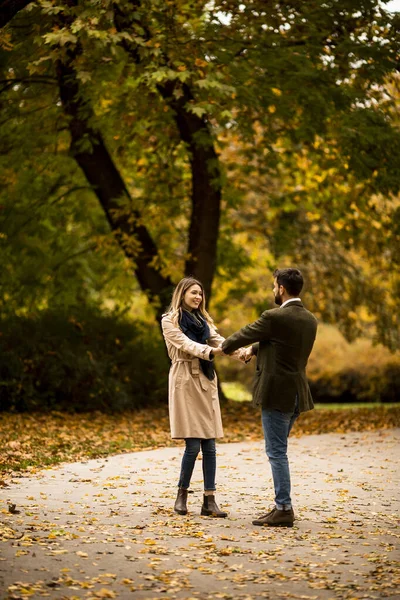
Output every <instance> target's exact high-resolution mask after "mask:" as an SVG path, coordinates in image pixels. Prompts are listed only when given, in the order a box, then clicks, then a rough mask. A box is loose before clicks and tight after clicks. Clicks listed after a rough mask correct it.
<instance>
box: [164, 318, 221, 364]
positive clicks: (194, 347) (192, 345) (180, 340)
mask: <svg viewBox="0 0 400 600" xmlns="http://www.w3.org/2000/svg"><path fill="white" fill-rule="evenodd" d="M161 327H162V332H163V335H164V339H165V341H166V342H168V343H169V344H172V345H173V346H175V348H178V350H181V351H182V352H187V354H191V355H192V356H196V357H197V358H203V359H204V360H210V352H212V347H211V346H209V345H208V344H199V343H197V342H193V341H192V340H191V339H189V338H188V337H187V335H185V334H184V333H183V331H182V330H181V329H180V328H179V327H177V326H176V325H174V324H173V322H172V321H171V319H170V318H169V317H163V318H162V319H161Z"/></svg>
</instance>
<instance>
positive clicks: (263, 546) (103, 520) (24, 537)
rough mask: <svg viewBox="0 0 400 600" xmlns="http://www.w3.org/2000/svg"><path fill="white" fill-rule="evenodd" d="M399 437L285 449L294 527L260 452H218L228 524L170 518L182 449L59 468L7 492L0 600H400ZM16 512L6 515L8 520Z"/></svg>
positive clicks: (243, 446)
mask: <svg viewBox="0 0 400 600" xmlns="http://www.w3.org/2000/svg"><path fill="white" fill-rule="evenodd" d="M399 441H400V429H391V430H382V431H374V432H364V433H347V434H343V435H340V434H324V435H310V436H304V437H301V438H294V439H292V440H290V448H289V457H290V463H291V472H292V487H293V501H294V510H295V514H296V521H295V525H294V527H293V528H268V527H262V528H260V527H255V526H253V525H252V524H251V521H252V519H253V518H254V517H256V516H259V515H261V514H263V513H265V512H267V511H268V510H269V508H270V507H271V504H272V498H273V494H272V480H271V473H270V466H269V464H268V461H267V458H266V456H265V453H264V445H263V441H262V440H261V439H260V441H259V442H243V443H234V444H222V443H221V444H219V445H218V473H217V475H218V477H217V482H218V492H217V500H218V503H219V504H220V506H221V508H224V509H226V510H227V511H228V512H229V516H228V518H226V519H214V518H210V517H201V516H200V508H201V502H202V471H201V460H200V459H199V460H198V463H197V464H196V468H195V473H194V477H193V481H192V493H190V495H189V514H188V515H186V516H179V515H176V514H175V513H174V512H173V503H174V499H175V495H176V482H177V477H178V471H179V467H180V459H181V454H182V446H180V447H176V448H165V449H159V450H153V451H146V452H136V453H131V454H122V455H118V456H113V457H110V458H108V459H98V460H90V461H87V462H80V463H71V464H64V465H62V466H59V467H57V468H51V469H46V470H42V471H40V472H38V473H36V474H34V475H31V476H28V477H27V476H21V477H15V478H14V479H13V480H12V482H11V483H10V485H9V487H7V488H4V489H2V490H1V505H0V509H1V513H0V514H1V519H0V534H1V535H0V540H1V541H0V590H1V594H0V597H1V598H2V599H16V598H43V597H46V598H54V599H58V600H62V599H67V598H68V599H71V600H73V599H78V598H85V599H86V600H91V599H93V600H94V599H97V598H127V599H128V598H129V599H130V598H132V599H136V598H138V599H144V598H146V599H161V598H168V599H173V598H176V599H184V598H185V599H189V598H195V599H206V598H207V599H208V598H210V599H214V598H215V599H217V598H218V599H227V600H229V599H234V600H236V599H241V600H247V599H253V598H254V599H258V598H260V599H261V598H267V599H271V600H276V599H280V598H299V599H304V600H320V599H321V600H325V599H326V600H333V599H335V600H338V599H340V600H341V599H346V600H351V599H356V598H357V599H361V598H362V599H368V600H373V599H376V598H392V599H394V598H400V574H399V547H398V542H399V533H400V527H399V519H398V515H399V495H400V494H399V490H400V481H399V480H400V472H399V466H398V465H399V462H398V459H399ZM10 510H11V511H12V512H10Z"/></svg>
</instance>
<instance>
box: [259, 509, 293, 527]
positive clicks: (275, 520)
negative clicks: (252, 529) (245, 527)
mask: <svg viewBox="0 0 400 600" xmlns="http://www.w3.org/2000/svg"><path fill="white" fill-rule="evenodd" d="M293 522H294V512H293V508H291V509H290V510H278V509H277V508H273V509H272V510H271V512H269V513H267V514H266V515H263V516H262V517H259V518H258V519H255V520H254V521H252V523H253V525H267V526H268V527H293Z"/></svg>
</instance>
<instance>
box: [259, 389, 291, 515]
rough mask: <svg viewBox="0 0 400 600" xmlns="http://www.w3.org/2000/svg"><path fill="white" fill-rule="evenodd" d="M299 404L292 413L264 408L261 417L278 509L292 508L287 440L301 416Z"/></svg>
mask: <svg viewBox="0 0 400 600" xmlns="http://www.w3.org/2000/svg"><path fill="white" fill-rule="evenodd" d="M299 414H300V413H299V404H298V398H297V397H296V404H295V408H294V411H293V412H292V413H284V412H281V411H280V410H269V409H266V408H263V409H262V412H261V419H262V425H263V430H264V438H265V451H266V453H267V456H268V458H269V462H270V463H271V469H272V479H273V481H274V488H275V504H276V508H277V509H278V510H290V509H291V508H292V500H291V498H290V471H289V461H288V457H287V441H288V437H289V433H290V430H291V429H292V427H293V424H294V422H295V420H296V419H297V417H298V416H299Z"/></svg>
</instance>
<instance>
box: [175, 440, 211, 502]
mask: <svg viewBox="0 0 400 600" xmlns="http://www.w3.org/2000/svg"><path fill="white" fill-rule="evenodd" d="M185 443H186V448H185V452H184V454H183V458H182V468H181V475H180V477H179V483H178V486H179V487H181V488H184V489H185V490H187V489H188V488H189V485H190V480H191V478H192V473H193V469H194V465H195V462H196V458H197V455H198V453H199V452H200V446H201V452H202V454H203V477H204V490H205V491H214V490H215V470H216V466H217V461H216V449H215V439H209V440H202V439H199V438H186V439H185Z"/></svg>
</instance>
